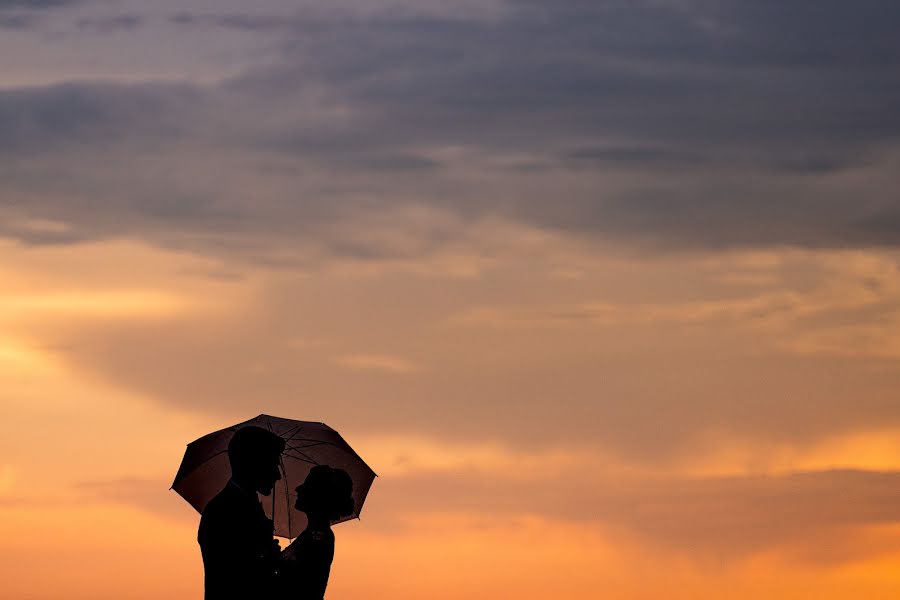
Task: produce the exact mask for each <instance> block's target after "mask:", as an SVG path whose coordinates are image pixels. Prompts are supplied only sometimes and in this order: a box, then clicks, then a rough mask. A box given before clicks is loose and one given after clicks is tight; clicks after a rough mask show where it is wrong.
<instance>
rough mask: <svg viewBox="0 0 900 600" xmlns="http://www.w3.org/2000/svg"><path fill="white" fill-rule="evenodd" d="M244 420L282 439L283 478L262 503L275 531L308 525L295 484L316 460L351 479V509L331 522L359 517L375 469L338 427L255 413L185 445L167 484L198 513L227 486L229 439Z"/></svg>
mask: <svg viewBox="0 0 900 600" xmlns="http://www.w3.org/2000/svg"><path fill="white" fill-rule="evenodd" d="M248 425H255V426H257V427H262V428H263V429H268V430H269V431H271V432H273V433H275V434H277V435H279V436H281V437H282V438H283V439H284V441H285V450H284V453H282V455H281V469H282V476H281V480H280V481H278V482H277V483H276V484H275V489H274V490H273V491H272V496H271V501H266V502H263V503H262V504H263V508H264V509H265V511H266V515H267V516H268V517H269V518H270V519H272V521H273V522H274V523H275V535H277V536H280V537H286V538H295V537H297V536H298V535H299V534H300V532H301V531H303V529H304V528H305V527H306V515H305V514H303V513H302V512H300V511H298V510H297V509H295V508H294V502H295V501H296V500H297V494H296V492H295V491H294V488H296V487H297V486H298V485H300V484H301V483H303V481H304V480H305V479H306V474H307V473H309V471H310V469H312V467H314V466H316V465H328V466H330V467H335V468H338V469H343V470H345V471H346V472H347V473H348V474H349V475H350V478H351V479H352V480H353V501H354V509H353V514H351V515H348V516H346V517H344V518H342V519H340V520H339V521H335V523H337V522H340V521H346V520H349V519H354V518H359V513H360V511H361V510H362V506H363V502H364V501H365V499H366V494H368V493H369V488H370V487H371V486H372V481H374V479H375V477H376V475H375V472H374V471H373V470H372V469H371V468H369V466H368V465H367V464H366V463H365V462H364V461H363V459H361V458H360V457H359V455H358V454H357V453H356V452H354V451H353V448H351V447H350V445H349V444H347V442H345V441H344V438H342V437H341V436H340V434H338V432H336V431H335V430H334V429H332V428H331V427H329V426H328V425H325V424H324V423H313V422H307V421H294V420H292V419H282V418H279V417H270V416H269V415H259V416H258V417H256V418H253V419H250V420H249V421H244V422H243V423H239V424H237V425H234V426H232V427H228V428H226V429H222V430H220V431H215V432H213V433H210V434H208V435H205V436H203V437H201V438H200V439H198V440H195V441H193V442H191V443H190V444H188V446H187V450H185V453H184V458H183V459H182V460H181V466H180V467H179V468H178V473H177V474H176V475H175V481H174V482H173V483H172V488H171V489H173V490H175V491H176V492H178V494H179V495H181V497H182V498H184V499H185V500H187V501H188V503H190V505H191V506H193V507H194V508H195V509H197V511H198V512H201V513H202V512H203V509H204V508H205V507H206V504H207V502H209V501H210V500H212V499H213V497H215V495H216V494H218V493H219V491H220V490H221V489H222V488H223V487H225V484H227V483H228V479H229V478H230V477H231V465H230V463H229V462H228V442H229V441H230V440H231V437H232V436H233V435H234V432H235V431H237V430H238V429H240V428H241V427H247V426H248ZM266 500H269V499H266Z"/></svg>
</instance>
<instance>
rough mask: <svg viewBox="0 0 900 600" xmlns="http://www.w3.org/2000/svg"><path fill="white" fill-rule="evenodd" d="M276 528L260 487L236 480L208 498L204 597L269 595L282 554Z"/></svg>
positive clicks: (203, 527) (226, 599)
mask: <svg viewBox="0 0 900 600" xmlns="http://www.w3.org/2000/svg"><path fill="white" fill-rule="evenodd" d="M272 531H273V529H272V521H271V520H270V519H269V518H268V517H266V514H265V512H263V508H262V505H261V504H260V502H259V498H258V496H257V495H256V492H253V491H246V490H242V489H241V488H240V487H238V486H237V484H235V483H234V482H233V481H229V482H228V485H226V486H225V488H224V489H222V491H221V492H219V494H218V495H217V496H216V497H215V498H213V499H212V500H210V501H209V504H207V505H206V508H205V509H204V510H203V515H202V516H201V517H200V529H199V531H198V532H197V541H198V542H199V543H200V552H201V554H202V555H203V570H204V579H205V581H204V586H205V593H204V598H205V600H232V599H233V600H244V599H255V598H268V597H269V596H270V595H271V594H272V593H273V592H274V586H275V570H276V568H277V561H278V553H277V550H276V549H275V545H274V540H273V538H272Z"/></svg>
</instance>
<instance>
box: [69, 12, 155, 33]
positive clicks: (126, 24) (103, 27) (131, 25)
mask: <svg viewBox="0 0 900 600" xmlns="http://www.w3.org/2000/svg"><path fill="white" fill-rule="evenodd" d="M144 21H145V20H144V17H142V16H141V15H137V14H121V15H115V16H103V17H83V18H81V19H79V20H78V27H79V28H80V29H84V30H87V31H91V32H94V33H114V32H122V31H132V30H134V29H137V28H138V27H141V26H142V25H143V24H144Z"/></svg>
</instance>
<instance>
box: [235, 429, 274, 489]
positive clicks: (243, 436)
mask: <svg viewBox="0 0 900 600" xmlns="http://www.w3.org/2000/svg"><path fill="white" fill-rule="evenodd" d="M284 445H285V444H284V440H283V439H282V438H281V436H278V435H276V434H274V433H272V432H271V431H268V430H266V429H263V428H262V427H254V426H248V427H242V428H241V429H238V430H237V431H236V432H235V434H234V436H232V438H231V441H230V442H228V460H229V462H230V463H231V478H232V479H234V480H235V482H236V483H237V484H238V485H240V486H241V487H246V488H250V489H253V490H255V491H257V492H259V493H260V494H263V495H266V496H268V495H269V494H271V493H272V489H273V488H274V487H275V482H276V481H278V480H279V479H281V473H280V471H279V469H278V465H279V458H280V456H281V453H282V452H283V451H284Z"/></svg>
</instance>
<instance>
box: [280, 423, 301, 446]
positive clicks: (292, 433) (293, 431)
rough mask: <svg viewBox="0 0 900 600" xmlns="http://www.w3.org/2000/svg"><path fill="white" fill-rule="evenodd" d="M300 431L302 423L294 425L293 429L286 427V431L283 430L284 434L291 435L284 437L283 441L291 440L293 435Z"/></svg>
mask: <svg viewBox="0 0 900 600" xmlns="http://www.w3.org/2000/svg"><path fill="white" fill-rule="evenodd" d="M301 431H303V425H296V426H295V427H294V428H293V429H288V430H287V431H285V434H287V433H290V434H291V435H290V437H287V438H285V439H284V441H285V442H290V441H293V439H294V437H295V436H296V435H297V434H298V433H300V432H301ZM281 437H284V435H282V436H281Z"/></svg>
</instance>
